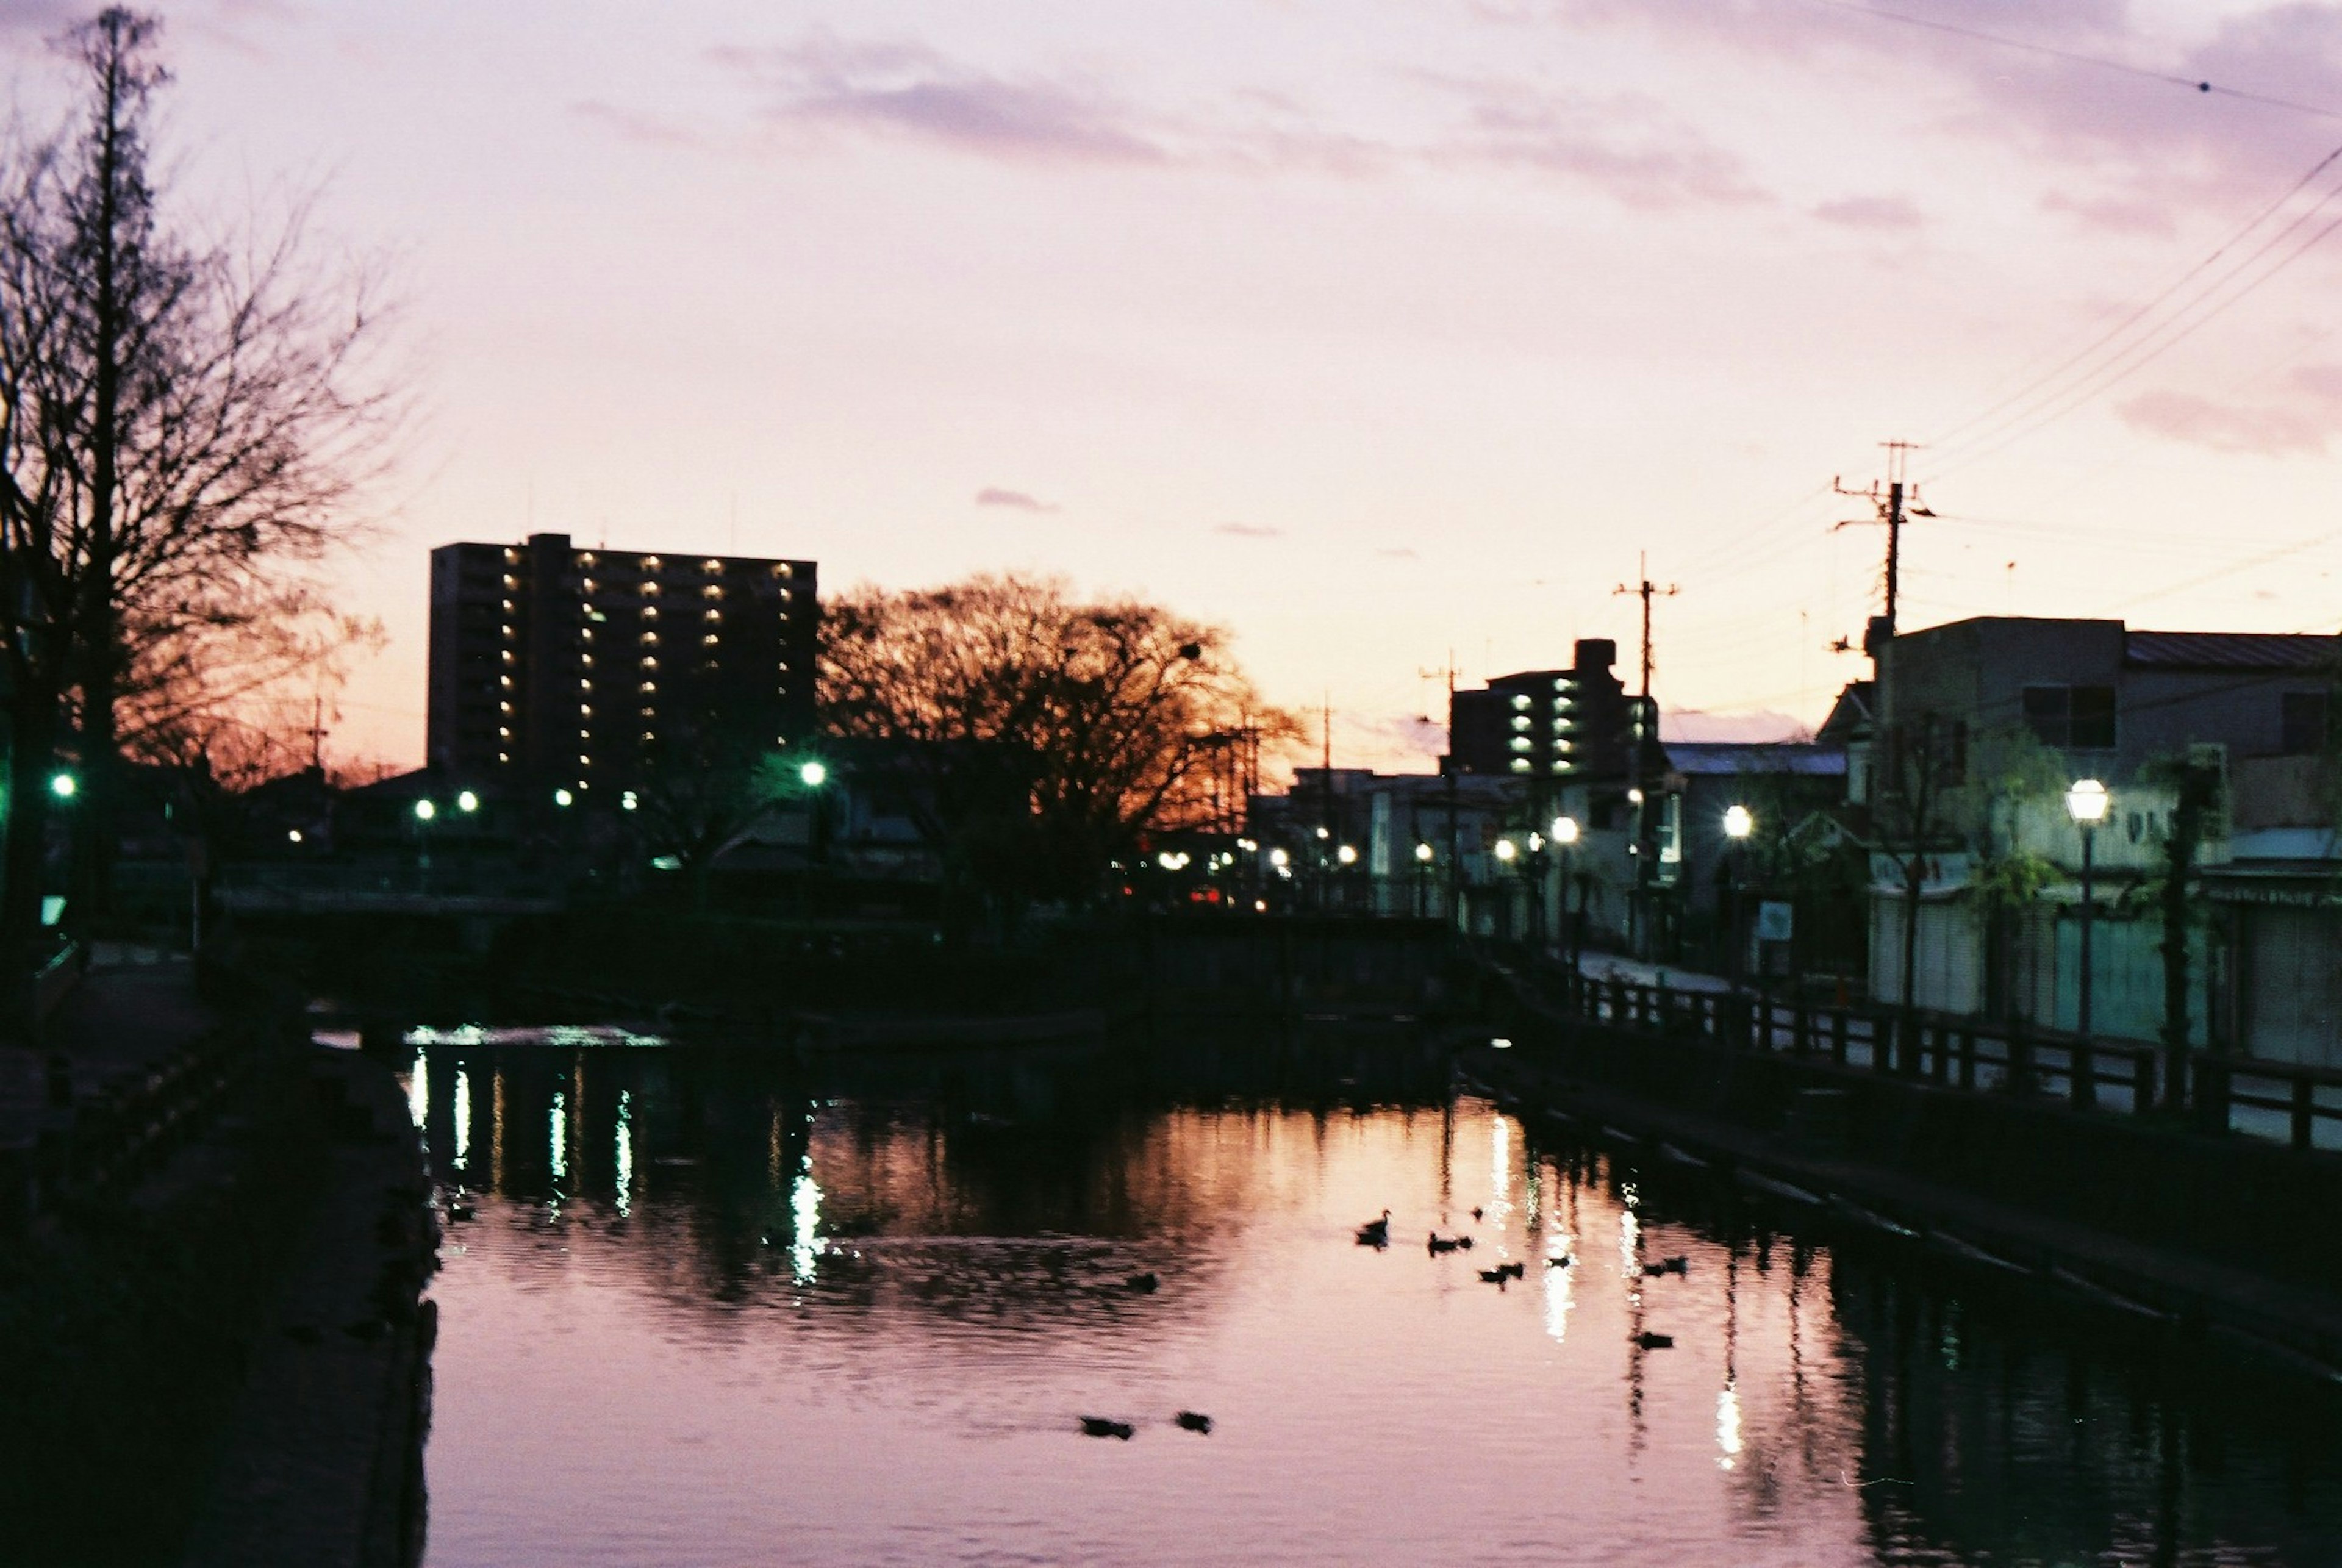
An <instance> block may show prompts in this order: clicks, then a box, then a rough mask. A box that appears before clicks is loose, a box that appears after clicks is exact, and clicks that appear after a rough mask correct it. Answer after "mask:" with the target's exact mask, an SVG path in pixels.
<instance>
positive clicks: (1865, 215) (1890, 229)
mask: <svg viewBox="0 0 2342 1568" xmlns="http://www.w3.org/2000/svg"><path fill="white" fill-rule="evenodd" d="M1814 216H1816V217H1817V218H1819V219H1821V221H1822V222H1824V223H1826V224H1835V225H1837V226H1838V227H1840V228H1848V229H1865V230H1868V231H1869V232H1871V233H1873V234H1909V233H1912V232H1913V231H1915V230H1917V229H1920V228H1924V227H1925V226H1927V215H1925V214H1923V213H1921V212H1920V211H1919V209H1918V207H1917V206H1916V205H1913V203H1912V202H1911V200H1910V198H1908V197H1907V196H1847V197H1844V198H1842V199H1841V200H1838V201H1835V202H1824V203H1822V204H1821V205H1819V206H1817V207H1816V208H1815V209H1814Z"/></svg>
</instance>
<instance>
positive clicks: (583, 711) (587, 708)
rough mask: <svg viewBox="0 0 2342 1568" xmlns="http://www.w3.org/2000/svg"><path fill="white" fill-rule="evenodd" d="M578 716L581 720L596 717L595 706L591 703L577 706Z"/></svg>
mask: <svg viewBox="0 0 2342 1568" xmlns="http://www.w3.org/2000/svg"><path fill="white" fill-rule="evenodd" d="M577 716H578V717H579V718H581V719H590V718H592V717H593V716H594V704H591V703H580V704H577Z"/></svg>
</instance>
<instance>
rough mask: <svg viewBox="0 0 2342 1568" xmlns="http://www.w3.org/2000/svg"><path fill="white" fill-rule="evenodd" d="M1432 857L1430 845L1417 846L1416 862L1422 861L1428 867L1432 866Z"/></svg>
mask: <svg viewBox="0 0 2342 1568" xmlns="http://www.w3.org/2000/svg"><path fill="white" fill-rule="evenodd" d="M1431 857H1432V850H1431V846H1430V845H1429V844H1416V846H1415V858H1416V860H1418V861H1421V862H1422V863H1423V864H1426V865H1429V864H1431Z"/></svg>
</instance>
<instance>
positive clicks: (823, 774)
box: [797, 762, 829, 789]
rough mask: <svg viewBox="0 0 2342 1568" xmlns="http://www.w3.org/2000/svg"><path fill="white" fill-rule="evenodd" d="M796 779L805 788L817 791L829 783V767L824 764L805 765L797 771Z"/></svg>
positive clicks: (812, 763)
mask: <svg viewBox="0 0 2342 1568" xmlns="http://www.w3.org/2000/svg"><path fill="white" fill-rule="evenodd" d="M797 777H798V779H799V780H801V781H802V782H803V783H804V784H805V786H806V788H807V789H819V788H820V787H821V786H822V785H824V784H827V783H828V782H829V765H828V764H826V763H818V762H811V763H806V764H804V765H803V766H801V767H799V768H798V769H797Z"/></svg>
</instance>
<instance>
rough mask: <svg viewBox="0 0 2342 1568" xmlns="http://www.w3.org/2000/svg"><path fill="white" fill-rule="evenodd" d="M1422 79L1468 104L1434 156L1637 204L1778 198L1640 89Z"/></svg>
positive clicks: (1426, 76)
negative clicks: (1545, 178)
mask: <svg viewBox="0 0 2342 1568" xmlns="http://www.w3.org/2000/svg"><path fill="white" fill-rule="evenodd" d="M1420 79H1421V80H1423V81H1425V82H1426V83H1429V84H1430V85H1433V86H1435V87H1436V88H1438V89H1439V90H1441V91H1442V92H1444V93H1446V95H1449V96H1451V97H1453V98H1454V99H1456V101H1457V102H1458V103H1459V104H1460V105H1461V106H1462V108H1463V112H1464V125H1463V126H1462V127H1461V128H1460V129H1459V131H1458V132H1457V133H1456V135H1455V137H1454V138H1453V139H1452V140H1451V141H1449V142H1448V143H1446V145H1444V146H1443V147H1441V148H1440V149H1439V150H1438V154H1437V155H1439V156H1441V157H1443V158H1444V159H1445V160H1446V161H1450V162H1456V161H1467V160H1468V161H1472V162H1477V163H1484V164H1493V165H1504V166H1507V167H1511V168H1516V169H1526V170H1530V171H1533V172H1536V173H1542V174H1548V175H1561V176H1564V177H1566V178H1568V179H1572V180H1578V181H1584V182H1586V184H1588V185H1593V186H1594V187H1595V188H1596V189H1598V190H1600V191H1601V192H1602V193H1603V194H1605V195H1608V196H1610V197H1611V198H1612V199H1614V200H1616V201H1617V202H1619V203H1620V204H1622V205H1626V206H1630V207H1640V208H1664V207H1681V206H1690V205H1741V204H1747V203H1756V202H1767V201H1770V200H1771V199H1772V197H1771V195H1769V193H1767V191H1765V190H1764V189H1763V188H1761V187H1760V186H1758V185H1757V184H1756V182H1755V181H1753V180H1752V179H1751V178H1750V177H1749V175H1748V173H1747V170H1746V167H1745V166H1744V165H1742V163H1741V161H1740V160H1739V159H1738V158H1737V157H1736V156H1735V155H1733V154H1731V153H1729V152H1727V151H1726V150H1725V149H1724V148H1722V147H1720V146H1718V145H1716V144H1715V143H1713V142H1711V141H1709V140H1708V139H1707V137H1706V135H1703V134H1702V133H1701V132H1700V131H1699V130H1698V129H1697V128H1696V126H1694V125H1690V124H1689V123H1688V122H1686V121H1684V120H1682V119H1680V118H1678V117H1677V116H1676V115H1675V114H1673V113H1672V112H1671V111H1670V110H1668V109H1667V108H1666V105H1663V104H1661V103H1659V102H1658V101H1657V100H1656V99H1654V98H1651V97H1648V96H1646V95H1642V94H1637V93H1626V94H1616V95H1608V96H1599V97H1597V96H1594V95H1586V94H1575V93H1556V92H1551V91H1548V90H1546V89H1545V88H1542V87H1538V86H1536V85H1532V84H1530V83H1527V82H1523V81H1519V80H1516V79H1513V78H1508V77H1494V76H1489V77H1457V76H1446V75H1436V74H1433V73H1424V74H1422V75H1421V76H1420Z"/></svg>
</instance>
